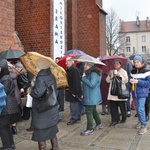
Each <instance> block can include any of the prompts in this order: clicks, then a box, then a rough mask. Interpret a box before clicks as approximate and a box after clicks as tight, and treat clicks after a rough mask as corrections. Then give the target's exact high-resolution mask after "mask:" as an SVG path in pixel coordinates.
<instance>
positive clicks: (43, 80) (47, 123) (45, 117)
mask: <svg viewBox="0 0 150 150" xmlns="http://www.w3.org/2000/svg"><path fill="white" fill-rule="evenodd" d="M51 85H54V88H55V92H56V79H55V77H54V75H53V74H52V73H51V71H50V69H49V68H48V69H42V70H41V71H40V72H39V73H38V74H37V77H36V82H35V85H34V87H31V93H30V95H31V96H32V97H33V103H32V126H33V128H35V129H46V128H50V127H52V126H54V125H57V123H58V107H57V106H56V107H53V108H51V109H49V110H48V111H45V112H42V113H38V112H37V105H38V103H39V101H40V100H41V97H42V96H43V95H44V93H45V91H46V89H47V87H50V86H51Z"/></svg>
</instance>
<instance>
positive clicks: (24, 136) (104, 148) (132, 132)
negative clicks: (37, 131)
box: [0, 102, 150, 150]
mask: <svg viewBox="0 0 150 150" xmlns="http://www.w3.org/2000/svg"><path fill="white" fill-rule="evenodd" d="M97 110H98V112H99V114H100V112H101V106H100V105H99V106H98V107H97ZM61 114H62V117H63V119H62V121H61V122H60V123H59V124H58V127H59V133H58V134H57V136H58V141H59V147H60V150H149V149H150V123H149V122H148V132H147V133H145V134H144V135H138V134H137V132H138V129H134V127H133V126H134V125H135V124H136V123H137V118H136V117H134V115H135V111H132V116H131V117H129V118H127V121H126V122H125V123H123V124H118V125H116V126H115V127H111V128H110V127H108V126H109V124H110V115H103V116H102V115H101V114H100V118H101V120H102V122H103V125H104V128H103V129H101V130H98V131H94V133H93V134H92V135H90V136H80V132H81V131H84V130H85V129H86V116H85V115H83V116H82V117H81V121H79V122H78V123H76V124H74V125H69V126H68V125H67V121H69V119H70V112H69V104H68V103H67V102H65V111H64V112H61ZM29 127H30V120H28V121H22V122H19V123H18V124H17V129H18V134H17V135H14V140H15V144H16V150H38V147H37V143H36V142H34V141H31V136H32V132H27V131H26V129H27V128H29ZM1 145H2V144H1V143H0V146H1ZM50 148H51V145H50V141H47V150H49V149H50Z"/></svg>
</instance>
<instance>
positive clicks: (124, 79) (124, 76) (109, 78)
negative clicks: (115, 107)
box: [106, 68, 128, 101]
mask: <svg viewBox="0 0 150 150" xmlns="http://www.w3.org/2000/svg"><path fill="white" fill-rule="evenodd" d="M113 72H114V70H111V71H110V74H111V76H109V75H108V76H107V78H106V82H107V83H110V85H109V91H108V97H107V99H108V100H112V101H126V100H127V99H119V98H118V96H114V95H111V94H110V89H111V86H112V78H113V76H114V73H113ZM118 74H119V76H120V77H121V78H122V89H126V83H127V82H128V75H127V72H126V71H125V70H124V69H123V68H120V70H119V71H118Z"/></svg>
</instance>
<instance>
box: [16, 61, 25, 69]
mask: <svg viewBox="0 0 150 150" xmlns="http://www.w3.org/2000/svg"><path fill="white" fill-rule="evenodd" d="M15 67H16V68H23V69H24V67H23V65H22V64H21V62H17V63H16V64H15Z"/></svg>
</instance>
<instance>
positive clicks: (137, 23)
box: [136, 16, 140, 26]
mask: <svg viewBox="0 0 150 150" xmlns="http://www.w3.org/2000/svg"><path fill="white" fill-rule="evenodd" d="M136 25H137V26H139V25H140V20H139V17H138V16H137V18H136Z"/></svg>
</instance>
